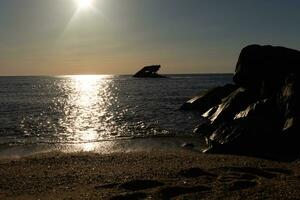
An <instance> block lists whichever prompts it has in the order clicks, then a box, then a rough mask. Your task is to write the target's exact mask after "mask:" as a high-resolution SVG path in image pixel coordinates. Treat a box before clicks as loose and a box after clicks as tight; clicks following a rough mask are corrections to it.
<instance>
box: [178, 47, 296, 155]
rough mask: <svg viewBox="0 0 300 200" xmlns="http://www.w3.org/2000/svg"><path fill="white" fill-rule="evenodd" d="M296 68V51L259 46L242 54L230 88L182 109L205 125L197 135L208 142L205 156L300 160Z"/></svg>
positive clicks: (210, 93)
mask: <svg viewBox="0 0 300 200" xmlns="http://www.w3.org/2000/svg"><path fill="white" fill-rule="evenodd" d="M298 67H300V52H299V51H296V50H292V49H288V48H284V47H272V46H259V45H250V46H247V47H246V48H244V49H243V50H242V52H241V54H240V57H239V60H238V63H237V67H236V72H235V75H234V78H233V81H234V83H235V85H234V86H232V85H231V86H228V85H226V86H224V87H223V88H222V87H221V88H220V87H218V88H216V89H214V90H212V91H210V92H208V93H206V94H204V95H203V96H201V97H197V99H196V100H195V99H194V100H190V101H189V102H187V103H185V104H184V105H183V106H182V107H183V108H184V109H195V110H199V111H200V112H201V113H202V114H203V113H204V114H203V116H204V117H206V118H207V119H208V122H207V123H205V124H201V125H199V126H198V128H197V129H196V132H197V133H199V134H202V135H203V136H204V137H205V138H206V141H207V144H208V148H207V149H206V150H205V152H210V153H231V154H244V155H255V156H271V157H274V156H279V155H289V156H292V157H298V156H300V145H299V144H298V143H299V141H300V132H299V131H300V127H299V123H300V101H299V100H300V97H299V95H300V80H299V78H300V77H299V72H298V70H297V68H298ZM195 102H196V103H195ZM205 110H206V112H205Z"/></svg>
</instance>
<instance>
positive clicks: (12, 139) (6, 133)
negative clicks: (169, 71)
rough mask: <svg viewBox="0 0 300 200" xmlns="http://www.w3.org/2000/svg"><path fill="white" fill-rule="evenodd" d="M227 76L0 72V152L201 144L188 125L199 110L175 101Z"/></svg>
mask: <svg viewBox="0 0 300 200" xmlns="http://www.w3.org/2000/svg"><path fill="white" fill-rule="evenodd" d="M231 80H232V75H231V74H200V75H169V78H166V79H164V78H162V79H138V78H133V77H131V76H126V75H121V76H117V75H83V76H53V77H50V76H49V77H46V76H43V77H37V76H36V77H29V76H26V77H0V157H5V156H24V155H29V154H32V153H39V152H49V151H64V152H77V151H80V152H98V153H109V152H114V151H131V150H137V149H139V150H140V149H150V150H156V149H157V150H159V149H160V148H180V146H181V145H182V144H183V143H193V144H195V145H196V146H197V147H199V148H201V145H202V143H203V141H201V139H200V138H199V136H197V135H196V134H195V133H193V130H194V128H195V127H196V126H197V124H199V121H200V120H201V115H200V114H199V113H197V112H187V111H181V110H180V109H179V108H180V106H181V105H182V104H183V103H184V102H185V101H187V100H189V99H190V98H192V97H193V96H195V95H197V94H201V93H203V92H204V91H206V90H208V89H210V88H212V87H215V86H220V85H224V84H226V83H230V82H231Z"/></svg>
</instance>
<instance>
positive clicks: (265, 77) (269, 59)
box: [233, 45, 300, 96]
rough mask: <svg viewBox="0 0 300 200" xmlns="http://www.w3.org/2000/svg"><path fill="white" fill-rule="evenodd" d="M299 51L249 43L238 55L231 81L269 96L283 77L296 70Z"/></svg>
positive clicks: (299, 59) (281, 82)
mask: <svg viewBox="0 0 300 200" xmlns="http://www.w3.org/2000/svg"><path fill="white" fill-rule="evenodd" d="M299 66H300V52H299V51H297V50H293V49H288V48H285V47H273V46H260V45H249V46H247V47H245V48H244V49H243V50H242V51H241V54H240V56H239V59H238V62H237V65H236V70H235V75H234V77H233V81H234V82H235V83H236V84H237V85H238V86H240V87H244V88H247V89H251V90H254V91H256V92H260V93H261V95H264V96H270V95H272V94H274V93H276V92H277V91H278V89H279V88H280V86H281V85H282V84H283V82H284V79H285V77H286V76H287V75H288V74H290V73H294V72H297V71H298V68H299Z"/></svg>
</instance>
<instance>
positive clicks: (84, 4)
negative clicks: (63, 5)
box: [76, 0, 94, 9]
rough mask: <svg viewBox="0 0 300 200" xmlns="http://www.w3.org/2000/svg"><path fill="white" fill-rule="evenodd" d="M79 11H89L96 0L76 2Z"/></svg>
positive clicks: (79, 0) (78, 0)
mask: <svg viewBox="0 0 300 200" xmlns="http://www.w3.org/2000/svg"><path fill="white" fill-rule="evenodd" d="M76 1H77V4H78V8H79V9H87V8H91V7H92V6H93V1H94V0H76Z"/></svg>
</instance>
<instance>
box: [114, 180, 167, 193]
mask: <svg viewBox="0 0 300 200" xmlns="http://www.w3.org/2000/svg"><path fill="white" fill-rule="evenodd" d="M163 185H164V183H162V182H159V181H156V180H132V181H128V182H125V183H122V184H120V185H119V188H121V189H125V190H131V191H137V190H145V189H150V188H155V187H159V186H163Z"/></svg>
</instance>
